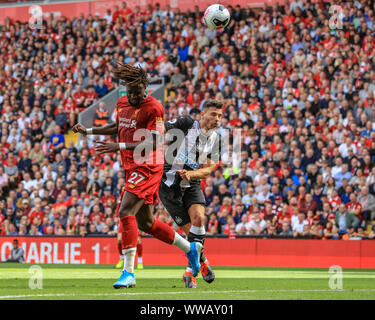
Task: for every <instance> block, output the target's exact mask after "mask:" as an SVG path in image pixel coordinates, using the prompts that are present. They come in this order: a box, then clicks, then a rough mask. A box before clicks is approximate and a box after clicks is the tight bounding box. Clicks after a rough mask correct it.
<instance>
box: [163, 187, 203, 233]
mask: <svg viewBox="0 0 375 320" xmlns="http://www.w3.org/2000/svg"><path fill="white" fill-rule="evenodd" d="M159 198H160V200H161V202H162V203H163V205H164V207H165V209H167V211H168V213H169V214H170V215H171V217H172V218H173V220H174V221H175V222H176V224H177V225H178V226H180V227H181V226H184V225H185V224H187V223H189V222H190V217H189V213H188V210H189V208H190V206H191V205H193V204H201V205H203V206H206V200H205V198H204V194H203V192H202V188H201V185H200V184H193V185H192V186H191V187H190V188H186V189H182V188H181V187H180V186H172V187H168V186H167V185H166V184H165V183H164V182H163V181H162V182H161V183H160V187H159Z"/></svg>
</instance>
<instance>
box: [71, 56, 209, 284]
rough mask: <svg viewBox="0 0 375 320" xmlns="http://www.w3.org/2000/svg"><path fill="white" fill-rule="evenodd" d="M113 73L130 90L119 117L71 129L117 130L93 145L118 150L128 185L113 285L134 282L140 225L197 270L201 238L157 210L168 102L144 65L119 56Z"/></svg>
mask: <svg viewBox="0 0 375 320" xmlns="http://www.w3.org/2000/svg"><path fill="white" fill-rule="evenodd" d="M114 75H115V77H116V78H118V79H121V80H123V81H124V82H125V86H126V91H127V95H126V96H123V97H121V98H120V99H119V100H118V101H117V106H116V111H117V116H116V122H114V123H112V124H107V125H105V126H103V127H95V128H87V129H86V128H85V127H84V126H82V125H81V124H76V125H75V126H74V127H73V132H79V133H81V134H94V135H114V134H117V135H118V143H110V142H98V143H97V146H96V147H95V150H96V152H97V153H98V154H103V153H111V152H117V151H119V150H120V152H121V157H122V163H123V168H124V170H125V187H124V190H123V192H122V196H121V205H120V207H119V217H120V221H121V224H122V228H123V232H122V250H123V251H122V253H123V255H124V269H123V272H122V274H121V276H120V278H119V279H118V281H117V282H115V283H114V284H113V286H114V287H115V288H116V289H118V288H128V287H134V286H135V284H136V281H135V276H134V259H135V254H136V248H137V241H138V228H139V229H140V230H141V231H143V232H146V233H149V234H151V235H153V236H154V237H155V238H157V239H159V240H161V241H163V242H165V243H168V244H173V245H175V246H177V247H178V248H180V249H181V250H182V251H184V252H185V253H186V254H187V257H188V260H189V262H190V263H191V264H192V269H193V275H194V276H196V275H197V274H198V273H199V268H200V264H199V257H200V254H201V251H202V244H200V243H197V242H192V243H190V242H189V241H187V240H186V239H184V238H182V237H181V236H180V235H179V234H178V233H177V232H175V231H174V230H173V229H172V228H171V227H170V226H168V225H167V224H166V223H163V222H161V221H159V220H158V219H154V215H153V211H154V206H153V204H154V203H155V202H156V200H157V199H158V190H159V185H160V181H161V178H162V175H163V167H164V156H163V152H162V144H161V143H159V140H160V134H163V130H164V123H163V118H164V108H163V106H162V105H161V103H159V102H158V101H157V100H156V99H155V98H153V97H152V96H149V95H147V94H146V93H145V91H146V87H147V84H148V78H147V73H146V71H145V70H143V69H142V68H139V67H135V66H132V65H130V64H126V63H125V64H124V63H121V62H118V65H117V68H116V70H115V71H114ZM142 138H143V140H142Z"/></svg>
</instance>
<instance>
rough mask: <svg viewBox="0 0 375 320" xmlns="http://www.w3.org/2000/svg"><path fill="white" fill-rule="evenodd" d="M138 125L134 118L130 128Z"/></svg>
mask: <svg viewBox="0 0 375 320" xmlns="http://www.w3.org/2000/svg"><path fill="white" fill-rule="evenodd" d="M136 126H137V121H136V120H132V123H131V125H130V128H135V127H136Z"/></svg>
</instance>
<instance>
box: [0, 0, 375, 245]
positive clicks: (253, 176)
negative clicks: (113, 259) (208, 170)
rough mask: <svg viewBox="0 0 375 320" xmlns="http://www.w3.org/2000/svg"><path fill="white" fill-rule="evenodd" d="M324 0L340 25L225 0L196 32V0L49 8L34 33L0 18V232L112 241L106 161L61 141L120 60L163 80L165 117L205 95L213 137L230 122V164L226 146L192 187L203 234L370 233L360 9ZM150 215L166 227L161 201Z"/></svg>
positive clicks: (364, 14)
mask: <svg viewBox="0 0 375 320" xmlns="http://www.w3.org/2000/svg"><path fill="white" fill-rule="evenodd" d="M339 4H340V5H341V6H342V8H343V19H342V28H341V29H339V28H337V29H331V28H330V27H329V23H330V18H331V13H330V12H329V7H330V3H329V2H322V1H319V2H318V3H315V2H314V3H311V2H309V1H307V2H303V1H293V2H292V3H290V4H289V3H286V5H283V6H278V5H275V6H272V7H265V8H262V9H259V10H253V9H250V8H241V7H239V6H236V7H230V6H229V7H228V9H229V10H230V12H231V22H230V25H229V26H228V27H227V28H226V29H225V30H224V31H222V30H221V31H220V30H219V31H209V30H208V29H207V28H206V27H205V26H204V25H202V12H199V10H198V8H196V9H195V10H191V11H189V10H188V11H186V12H180V10H179V9H176V10H173V11H172V10H171V8H169V7H167V8H164V9H161V8H160V7H159V5H158V4H156V5H155V7H152V6H151V5H148V7H147V10H145V11H142V10H141V9H140V8H139V7H136V8H135V10H130V9H129V8H128V7H127V5H126V2H123V4H122V6H120V7H116V8H113V10H108V11H107V13H106V14H105V15H104V16H99V15H94V16H92V15H88V16H87V15H84V14H82V15H81V16H80V17H69V18H60V19H57V18H55V17H53V15H52V16H51V17H50V18H49V19H48V20H46V21H44V26H43V28H42V29H40V30H39V29H30V28H29V26H28V23H21V22H18V21H11V20H10V19H8V20H7V21H6V23H5V25H4V26H3V27H2V29H1V30H2V31H0V116H1V131H0V137H1V140H0V235H80V236H85V235H93V234H94V235H95V234H109V235H114V234H116V230H117V226H116V222H117V221H116V220H117V218H115V217H114V208H115V205H116V200H117V198H118V196H119V195H120V193H121V190H122V187H123V185H124V182H125V181H124V173H123V171H122V170H121V163H120V156H119V154H110V155H109V154H107V155H105V156H104V157H98V156H96V155H95V151H94V142H93V140H94V139H95V137H92V136H87V137H85V136H82V137H81V138H80V140H79V141H78V143H77V144H74V143H73V142H72V141H70V142H69V143H68V142H67V143H66V142H65V137H66V136H65V135H66V134H67V133H68V132H69V130H70V128H71V127H72V126H73V125H74V124H75V123H76V121H77V114H78V113H79V112H80V111H82V110H84V109H85V108H87V107H88V106H90V105H91V104H92V103H93V102H95V101H97V100H98V99H99V98H100V97H102V96H103V95H105V94H106V93H107V92H109V91H111V90H112V89H113V88H115V87H117V83H116V79H115V78H113V76H112V70H113V64H112V62H113V61H114V60H119V59H121V60H123V61H125V62H128V63H131V64H137V65H139V66H142V67H143V68H146V69H147V71H148V73H149V75H150V77H157V76H159V77H164V78H165V80H166V103H165V113H166V117H165V120H170V119H174V118H176V117H181V116H185V115H190V116H191V117H193V118H197V117H199V112H200V108H201V107H202V105H203V103H204V101H205V100H206V99H208V98H215V99H218V100H221V101H223V102H224V105H225V110H224V118H223V120H222V124H221V127H220V128H219V132H220V131H223V132H224V129H230V130H233V129H236V128H241V129H242V146H241V161H240V162H238V165H236V164H234V163H233V162H232V161H230V160H231V155H232V154H233V152H235V150H228V154H226V156H227V157H223V159H222V160H221V163H220V166H219V167H218V168H217V169H216V170H215V172H213V173H212V177H209V178H208V179H206V180H205V181H202V188H203V190H204V193H205V196H206V199H207V200H206V201H207V211H206V216H207V222H206V230H207V233H208V234H210V235H217V234H222V235H264V236H268V235H269V236H277V235H280V236H290V237H293V236H294V237H300V236H302V237H310V238H315V239H361V238H367V237H370V238H374V236H375V233H374V232H375V227H374V225H373V224H372V220H375V166H374V165H373V164H374V163H375V102H374V93H375V85H374V80H375V46H374V45H375V37H374V33H375V30H374V27H375V26H374V22H375V17H374V10H375V3H374V2H373V1H365V0H362V1H341V2H339ZM336 23H337V21H336ZM105 107H106V106H105V105H102V108H103V110H105ZM104 113H105V112H104ZM108 116H109V118H110V119H109V120H108V121H111V117H110V115H108ZM101 120H103V119H101ZM106 121H107V120H106ZM112 139H115V137H112ZM155 212H156V215H157V217H158V218H159V219H161V220H163V221H166V222H168V223H170V224H171V225H174V227H175V228H176V229H178V227H177V226H176V225H175V224H173V220H172V219H171V218H170V217H169V215H168V213H167V212H166V211H165V210H164V208H163V206H162V205H161V204H159V205H157V206H156V208H155Z"/></svg>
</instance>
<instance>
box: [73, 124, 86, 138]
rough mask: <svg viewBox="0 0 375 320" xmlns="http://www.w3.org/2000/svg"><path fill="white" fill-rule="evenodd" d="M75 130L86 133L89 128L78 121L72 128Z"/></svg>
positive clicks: (75, 131)
mask: <svg viewBox="0 0 375 320" xmlns="http://www.w3.org/2000/svg"><path fill="white" fill-rule="evenodd" d="M72 130H73V132H74V133H77V132H78V133H80V134H83V135H86V134H87V129H86V128H85V127H84V126H83V125H81V124H80V123H77V124H76V125H75V126H74V127H73V128H72Z"/></svg>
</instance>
